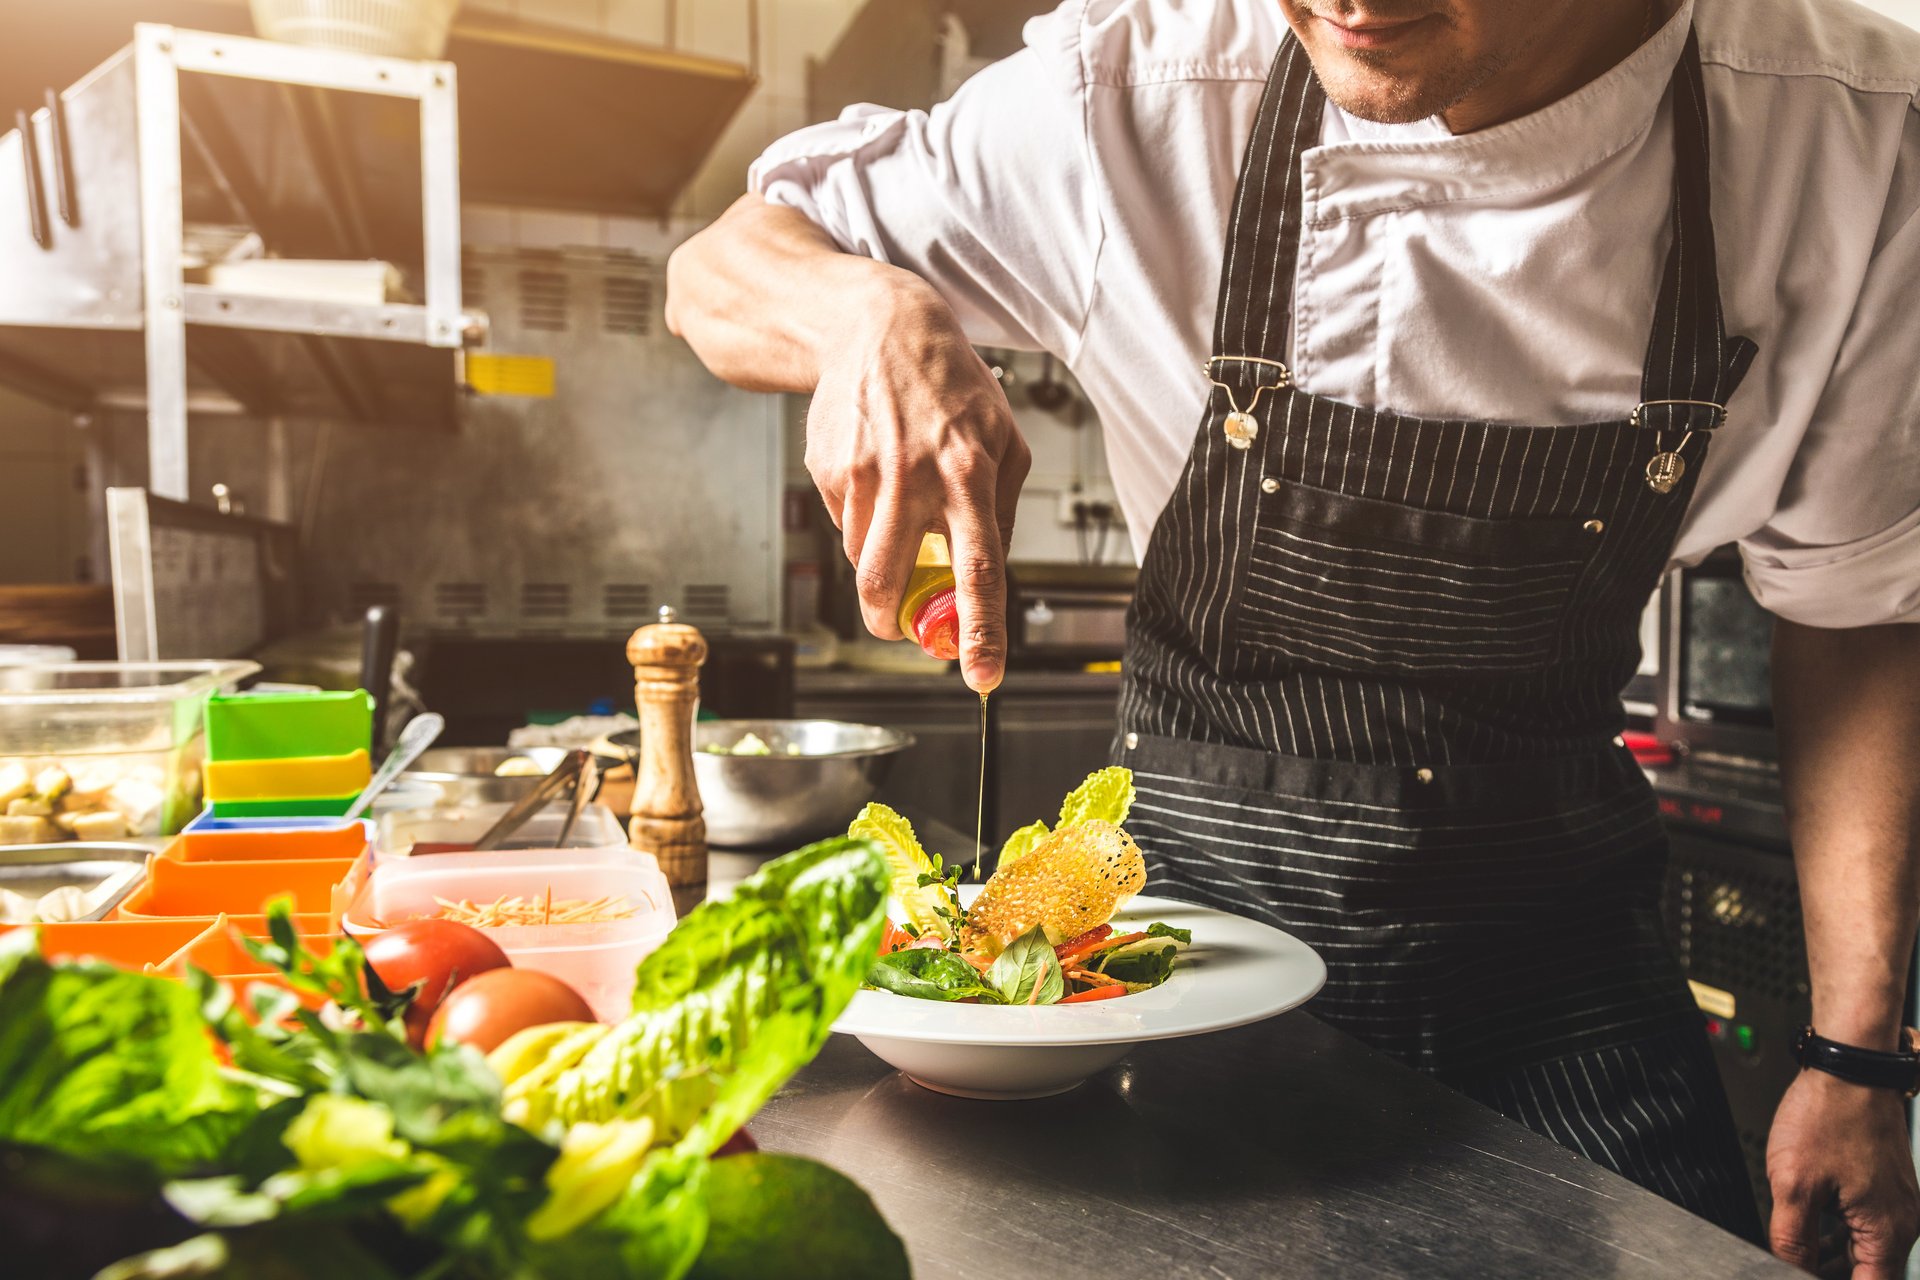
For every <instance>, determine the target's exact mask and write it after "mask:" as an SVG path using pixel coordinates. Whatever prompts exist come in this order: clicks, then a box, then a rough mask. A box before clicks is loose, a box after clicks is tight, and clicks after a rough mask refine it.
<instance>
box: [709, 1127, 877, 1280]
mask: <svg viewBox="0 0 1920 1280" xmlns="http://www.w3.org/2000/svg"><path fill="white" fill-rule="evenodd" d="M707 1201H708V1207H709V1210H710V1212H711V1215H712V1219H711V1223H710V1225H709V1227H708V1232H707V1247H706V1249H705V1250H704V1251H703V1252H702V1253H701V1255H700V1260H699V1261H698V1262H697V1263H695V1264H694V1268H693V1271H692V1273H691V1280H762V1278H763V1277H766V1276H770V1275H774V1274H778V1275H779V1276H780V1280H907V1277H908V1274H909V1268H908V1265H907V1250H906V1246H904V1245H903V1244H901V1243H900V1237H898V1236H896V1235H894V1234H893V1232H892V1231H891V1230H890V1229H889V1228H888V1227H887V1222H886V1219H884V1218H882V1217H881V1216H880V1211H879V1210H877V1209H875V1208H874V1207H873V1201H872V1200H871V1199H869V1198H868V1196H867V1193H866V1192H864V1191H862V1190H861V1189H860V1188H859V1187H858V1186H855V1185H854V1184H853V1183H852V1182H851V1181H849V1180H848V1179H847V1177H846V1176H845V1175H844V1174H841V1173H837V1172H835V1171H834V1170H832V1169H829V1168H828V1167H827V1166H825V1165H823V1164H818V1163H816V1162H814V1161H812V1160H807V1159H803V1158H801V1157H800V1156H789V1155H776V1154H774V1153H773V1152H770V1151H759V1152H754V1153H752V1154H749V1155H739V1156H728V1157H726V1158H725V1159H724V1160H715V1161H714V1162H713V1167H712V1169H711V1170H710V1171H709V1174H708V1178H707ZM775 1260H777V1261H775Z"/></svg>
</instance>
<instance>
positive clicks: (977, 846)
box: [973, 693, 987, 880]
mask: <svg viewBox="0 0 1920 1280" xmlns="http://www.w3.org/2000/svg"><path fill="white" fill-rule="evenodd" d="M986 816H987V695H986V694H984V693H983V694H981V695H980V790H979V793H978V795H977V796H976V797H975V799H974V802H973V878H974V879H975V880H978V879H979V878H980V867H981V861H980V859H981V855H982V852H983V849H982V844H981V835H982V831H981V828H982V827H983V826H984V825H985V823H986Z"/></svg>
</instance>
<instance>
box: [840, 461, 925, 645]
mask: <svg viewBox="0 0 1920 1280" xmlns="http://www.w3.org/2000/svg"><path fill="white" fill-rule="evenodd" d="M871 514H872V517H873V519H872V522H871V523H870V524H868V525H867V527H866V530H865V533H866V542H865V545H863V546H862V547H861V548H860V556H859V558H858V559H857V560H855V561H854V574H853V581H854V586H855V587H856V588H858V590H859V592H860V616H861V617H862V618H864V619H865V620H866V624H867V630H868V631H871V632H872V633H873V634H874V635H876V636H879V637H880V638H881V639H882V640H898V639H900V638H901V635H900V599H901V597H902V596H904V595H906V593H907V579H908V578H909V577H911V576H912V574H913V562H914V558H915V557H916V556H917V555H918V554H919V551H920V536H921V534H922V533H924V532H925V530H926V520H925V519H924V518H919V519H916V518H913V517H912V516H910V515H909V514H908V512H907V510H906V509H905V508H903V506H902V505H901V503H900V502H899V500H898V495H894V496H891V497H882V498H881V499H880V500H879V503H878V504H877V506H876V507H875V509H874V510H873V511H872V513H871Z"/></svg>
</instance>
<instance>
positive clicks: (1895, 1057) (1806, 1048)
mask: <svg viewBox="0 0 1920 1280" xmlns="http://www.w3.org/2000/svg"><path fill="white" fill-rule="evenodd" d="M1900 1040H1901V1043H1902V1044H1903V1045H1904V1046H1905V1048H1903V1049H1900V1050H1898V1051H1895V1052H1892V1053H1889V1052H1887V1051H1885V1050H1882V1049H1862V1048H1859V1047H1857V1046H1855V1045H1850V1044H1841V1043H1840V1042H1839V1041H1837V1040H1829V1039H1827V1038H1826V1037H1825V1036H1823V1035H1820V1034H1819V1033H1818V1032H1816V1031H1815V1030H1814V1029H1813V1027H1812V1025H1811V1024H1809V1025H1807V1026H1804V1027H1802V1028H1801V1029H1800V1033H1799V1034H1798V1035H1797V1036H1795V1037H1794V1041H1793V1056H1794V1057H1795V1058H1796V1059H1797V1060H1798V1061H1799V1063H1800V1065H1801V1066H1803V1067H1810V1068H1812V1069H1813V1070H1815V1071H1824V1072H1826V1073H1827V1074H1828V1075H1830V1076H1838V1077H1839V1078H1840V1079H1842V1080H1846V1081H1849V1082H1851V1083H1853V1084H1860V1085H1866V1086H1868V1087H1870V1088H1875V1089H1898V1090H1899V1091H1900V1092H1901V1093H1904V1094H1906V1095H1907V1096H1908V1097H1909V1098H1911V1097H1913V1096H1914V1095H1915V1094H1916V1093H1920V1052H1917V1051H1916V1050H1920V1032H1916V1031H1915V1030H1914V1029H1913V1028H1912V1027H1908V1028H1906V1029H1905V1030H1903V1031H1902V1032H1901V1033H1900Z"/></svg>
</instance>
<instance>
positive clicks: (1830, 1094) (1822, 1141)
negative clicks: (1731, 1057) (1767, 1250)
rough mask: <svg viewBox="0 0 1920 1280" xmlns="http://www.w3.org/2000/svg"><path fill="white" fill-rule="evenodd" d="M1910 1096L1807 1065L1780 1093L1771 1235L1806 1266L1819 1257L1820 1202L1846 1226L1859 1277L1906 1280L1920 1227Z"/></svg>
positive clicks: (1770, 1144) (1773, 1144)
mask: <svg viewBox="0 0 1920 1280" xmlns="http://www.w3.org/2000/svg"><path fill="white" fill-rule="evenodd" d="M1904 1103H1905V1099H1903V1098H1902V1097H1900V1095H1899V1094H1897V1093H1895V1092H1893V1091H1892V1090H1890V1089H1872V1088H1868V1087H1867V1086H1865V1085H1857V1084H1849V1083H1848V1082H1847V1081H1845V1080H1841V1079H1839V1078H1837V1077H1835V1076H1831V1075H1828V1074H1827V1073H1826V1072H1824V1071H1802V1072H1801V1073H1800V1075H1799V1078H1798V1079H1796V1080H1795V1081H1794V1082H1793V1084H1792V1085H1791V1086H1790V1087H1789V1088H1788V1089H1787V1092H1786V1096H1785V1097H1784V1098H1782V1099H1781V1100H1780V1109H1779V1110H1778V1111H1776V1112H1775V1113H1774V1117H1773V1132H1772V1135H1771V1136H1770V1137H1769V1138H1768V1140H1767V1181H1768V1182H1769V1183H1770V1184H1771V1186H1772V1189H1773V1221H1772V1223H1771V1224H1770V1225H1769V1227H1768V1232H1767V1236H1768V1241H1769V1243H1771V1245H1772V1246H1773V1251H1774V1253H1776V1254H1778V1255H1779V1256H1780V1257H1781V1258H1782V1259H1784V1260H1785V1261H1787V1262H1791V1263H1793V1264H1794V1265H1795V1266H1797V1267H1800V1268H1802V1269H1804V1270H1807V1271H1813V1270H1815V1269H1816V1268H1817V1267H1818V1266H1819V1264H1820V1262H1821V1258H1820V1249H1819V1238H1818V1231H1819V1222H1820V1212H1821V1210H1823V1209H1831V1210H1833V1212H1834V1213H1835V1214H1836V1215H1837V1216H1838V1217H1839V1218H1840V1221H1841V1223H1842V1224H1843V1225H1844V1226H1845V1228H1846V1232H1847V1237H1848V1239H1847V1246H1848V1249H1847V1251H1848V1253H1849V1255H1850V1257H1851V1262H1852V1269H1851V1270H1850V1271H1849V1270H1848V1269H1847V1268H1846V1267H1844V1266H1842V1267H1841V1268H1839V1270H1838V1272H1837V1274H1841V1275H1849V1276H1851V1278H1852V1280H1899V1278H1900V1277H1902V1276H1904V1275H1905V1274H1906V1265H1907V1251H1908V1250H1909V1249H1911V1248H1912V1247H1913V1242H1914V1239H1915V1238H1916V1236H1920V1184H1917V1183H1916V1181H1915V1178H1914V1166H1913V1152H1912V1150H1911V1149H1910V1148H1909V1147H1908V1145H1907V1128H1906V1120H1905V1117H1904V1114H1903V1104H1904Z"/></svg>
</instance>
